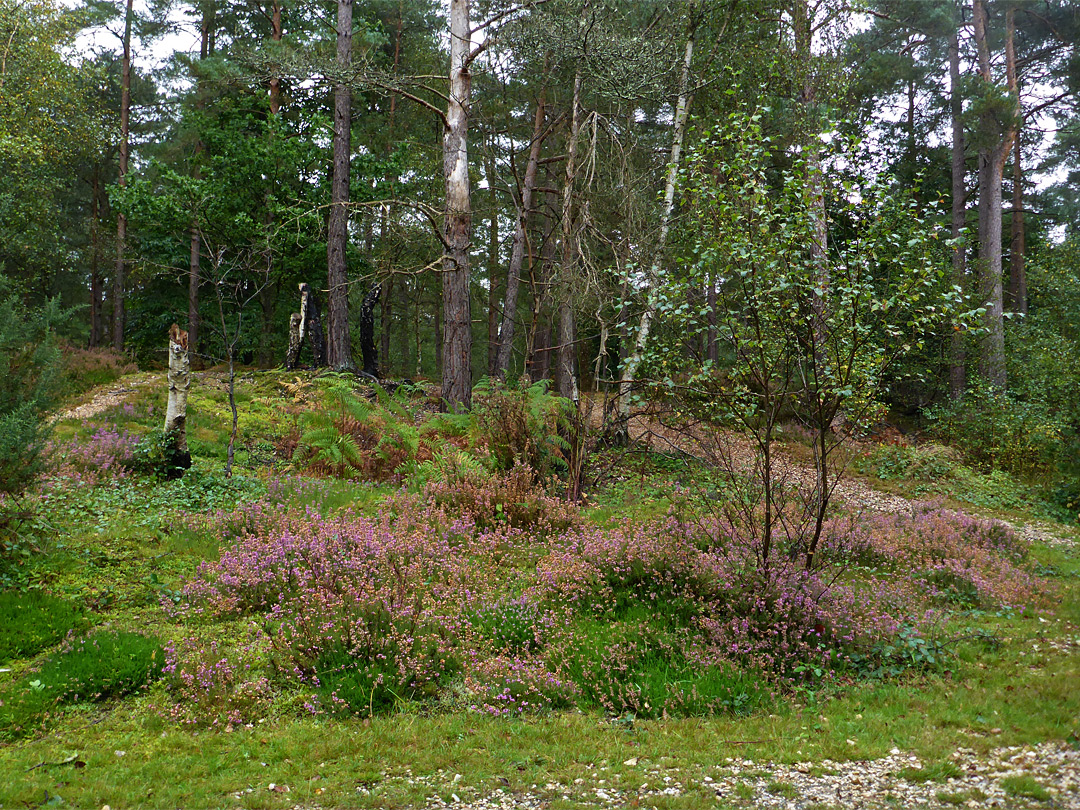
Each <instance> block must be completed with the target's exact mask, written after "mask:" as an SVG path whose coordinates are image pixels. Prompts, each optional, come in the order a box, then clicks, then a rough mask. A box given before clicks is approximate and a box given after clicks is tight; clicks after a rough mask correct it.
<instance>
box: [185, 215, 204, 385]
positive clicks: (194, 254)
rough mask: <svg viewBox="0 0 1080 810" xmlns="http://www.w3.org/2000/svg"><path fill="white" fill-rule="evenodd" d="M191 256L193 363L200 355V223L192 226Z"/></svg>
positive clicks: (189, 350)
mask: <svg viewBox="0 0 1080 810" xmlns="http://www.w3.org/2000/svg"><path fill="white" fill-rule="evenodd" d="M190 235H191V255H190V258H189V259H188V329H187V331H188V342H187V345H188V352H189V353H190V354H191V355H192V357H191V360H192V362H193V363H194V362H197V360H196V358H197V356H198V354H199V326H200V325H201V324H200V323H199V284H200V277H201V272H202V270H201V267H200V261H201V258H200V257H201V254H202V239H201V237H200V234H199V226H198V223H192V225H191V232H190Z"/></svg>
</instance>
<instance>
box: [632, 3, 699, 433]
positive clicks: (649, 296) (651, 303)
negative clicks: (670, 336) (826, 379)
mask: <svg viewBox="0 0 1080 810" xmlns="http://www.w3.org/2000/svg"><path fill="white" fill-rule="evenodd" d="M690 13H691V20H690V30H689V32H688V34H687V37H686V48H685V50H684V52H683V60H682V66H681V68H680V71H679V97H678V100H677V101H676V103H675V120H674V129H673V131H672V133H671V155H670V157H669V158H668V173H667V178H666V179H665V181H664V204H663V207H662V208H661V209H660V233H659V236H658V238H657V243H656V252H655V254H654V256H653V260H652V262H650V263H649V270H648V275H647V276H646V279H645V283H646V284H647V285H648V289H647V291H646V299H645V309H644V310H643V311H642V313H641V320H640V322H639V323H638V333H637V339H636V340H635V342H634V350H633V352H632V353H631V354H630V356H629V357H628V358H627V360H626V365H624V366H623V371H622V376H621V378H620V380H619V397H618V405H619V421H620V423H621V424H620V426H619V429H618V432H619V433H621V434H623V435H624V436H625V433H626V430H627V425H628V419H629V417H630V392H631V390H632V389H633V386H634V381H635V379H636V378H637V371H638V368H639V367H640V366H641V361H642V360H643V359H644V357H645V349H646V347H647V346H648V344H649V332H650V330H651V328H652V319H653V316H654V315H655V314H656V306H657V304H658V303H659V300H660V298H659V296H660V263H661V261H662V260H663V253H664V247H665V246H666V245H667V237H668V231H669V230H670V228H671V214H672V212H673V211H674V210H675V188H676V185H677V183H678V179H679V159H680V157H681V156H682V147H683V140H684V138H685V137H686V122H687V120H688V119H689V117H690V104H691V102H692V95H691V93H690V65H691V62H692V60H693V56H694V40H695V37H696V35H697V9H696V4H695V6H694V7H692V8H691V11H690Z"/></svg>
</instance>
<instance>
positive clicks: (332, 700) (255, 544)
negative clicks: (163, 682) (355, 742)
mask: <svg viewBox="0 0 1080 810" xmlns="http://www.w3.org/2000/svg"><path fill="white" fill-rule="evenodd" d="M465 491H466V492H472V489H471V488H469V487H467V488H466V490H465ZM487 502H488V501H487V500H485V499H484V498H478V499H473V498H471V496H470V499H469V503H480V504H485V503H487ZM457 506H460V502H457V501H452V500H451V501H447V500H446V499H444V498H438V497H432V490H431V489H430V487H429V488H427V489H425V490H424V492H423V493H422V494H421V495H420V496H417V495H413V494H410V493H409V492H407V491H405V490H402V491H401V492H399V493H398V494H397V495H395V496H394V497H392V498H390V499H389V500H387V501H386V502H385V503H384V504H383V505H382V506H381V507H380V508H379V509H378V510H377V511H376V512H375V514H373V515H359V514H356V513H353V512H351V511H348V510H346V511H343V512H337V513H334V514H332V515H330V516H325V515H322V514H320V513H318V512H316V511H314V510H311V509H308V510H299V509H293V510H285V511H282V510H280V509H276V508H267V507H264V506H261V505H259V504H253V505H251V506H249V507H246V508H244V509H242V510H240V511H239V512H237V513H234V514H232V515H229V516H227V517H225V516H223V517H222V530H223V532H224V534H225V535H226V536H228V537H231V538H233V539H232V541H231V542H230V543H229V544H228V545H225V546H223V548H222V551H221V554H220V557H219V558H218V559H217V560H215V561H207V562H204V563H202V564H200V566H199V568H198V570H197V572H196V574H195V576H194V577H193V578H192V579H191V580H190V581H189V582H188V583H187V584H186V585H185V586H184V587H183V589H182V592H181V598H180V600H179V604H178V605H177V606H176V607H171V608H170V609H171V610H174V611H175V612H176V614H177V615H178V616H181V617H186V618H187V619H189V620H191V621H202V622H207V621H211V622H212V621H221V620H230V619H235V618H238V617H243V618H244V619H245V620H246V621H248V622H249V623H250V624H249V626H250V628H251V632H252V633H253V634H254V637H255V639H256V642H253V644H254V646H252V645H251V644H248V645H247V646H244V647H243V648H242V649H240V648H238V649H237V650H236V651H235V655H236V656H238V657H237V658H236V659H235V660H234V659H233V658H231V657H230V654H229V653H228V652H227V651H224V650H220V651H219V650H217V649H216V648H214V649H213V650H212V652H211V653H210V658H209V659H208V658H206V655H207V652H206V650H204V649H202V648H200V647H199V646H198V645H192V644H189V645H188V646H186V647H184V648H177V649H176V650H173V651H172V652H171V653H170V654H171V655H172V656H173V658H172V659H170V667H171V668H173V669H174V670H175V671H176V672H177V673H182V676H181V675H177V676H175V677H174V678H173V679H172V681H171V683H173V684H174V685H175V687H176V688H175V689H174V698H176V699H177V701H178V705H182V706H183V705H186V708H183V709H180V710H174V711H179V712H180V713H181V714H182V715H184V716H185V717H186V718H188V721H189V722H197V721H201V722H209V723H214V722H218V721H220V720H221V718H222V717H224V718H226V720H227V721H229V722H239V721H240V720H241V719H244V718H248V717H249V716H250V713H251V712H255V713H256V714H257V713H258V705H259V701H260V699H261V700H262V701H263V702H264V707H265V703H266V702H267V701H269V700H270V699H271V695H272V694H273V693H274V692H276V691H277V692H280V691H293V692H298V693H302V694H304V695H306V698H305V699H304V702H303V705H304V707H305V709H306V710H307V711H310V712H313V713H315V714H324V713H325V714H331V715H341V714H350V713H355V714H361V715H371V714H373V713H378V712H385V711H390V710H393V709H395V708H400V707H401V706H402V705H403V704H407V703H420V704H425V703H426V704H428V705H432V706H438V705H442V706H456V705H460V706H463V707H467V708H468V709H470V710H476V711H480V712H484V713H490V714H497V715H510V714H525V713H534V712H538V711H546V710H551V709H557V708H562V707H569V706H578V707H581V708H585V709H588V708H598V709H601V710H603V711H606V712H610V713H612V714H621V713H625V712H631V713H633V714H635V715H637V716H642V717H649V716H661V715H664V716H685V715H705V716H707V715H711V714H716V713H745V712H748V711H754V710H759V709H761V708H762V707H764V706H766V705H768V704H769V703H770V702H771V701H772V700H774V699H776V698H777V697H780V696H782V695H784V694H786V693H788V692H790V690H791V689H792V688H794V687H795V686H797V685H802V684H807V683H817V684H818V685H820V684H822V683H825V682H828V681H831V680H835V679H838V678H839V679H843V678H848V677H853V676H854V677H859V676H861V675H862V674H865V673H867V672H876V673H879V674H880V673H881V672H882V671H884V667H885V666H886V665H888V666H889V668H890V671H895V670H896V660H895V658H896V656H895V653H894V650H895V645H896V644H897V643H900V642H903V643H905V644H912V643H916V644H924V645H925V644H926V643H930V644H931V645H936V644H938V643H939V639H938V638H937V634H939V633H940V624H941V621H942V615H943V614H944V612H945V611H947V610H950V609H953V608H957V607H967V608H970V607H975V606H979V607H983V608H1011V609H1018V610H1024V609H1027V608H1029V607H1032V606H1035V605H1037V604H1039V603H1040V601H1041V600H1042V599H1043V598H1044V594H1045V583H1043V582H1041V581H1040V580H1039V579H1038V578H1037V577H1035V576H1034V575H1033V574H1031V573H1030V572H1028V571H1026V570H1025V569H1024V568H1023V567H1022V564H1023V561H1024V558H1025V555H1026V551H1027V549H1026V546H1025V544H1024V543H1023V541H1021V540H1020V538H1018V537H1017V536H1016V534H1015V532H1013V531H1012V530H1011V529H1010V528H1008V527H1006V526H1005V525H1004V524H1000V523H997V522H994V521H989V520H976V519H972V518H969V517H967V516H964V515H961V514H959V513H955V512H951V511H949V510H947V509H942V508H940V507H937V506H934V505H929V504H924V505H919V506H917V507H916V508H915V509H914V510H913V511H912V512H911V513H910V514H907V515H890V516H879V517H873V518H867V517H860V518H859V519H854V518H851V517H841V518H837V519H834V520H831V521H830V522H829V523H828V524H827V525H826V530H825V537H826V540H825V544H824V557H825V559H826V562H825V563H824V564H822V565H820V566H817V567H815V568H812V569H809V570H808V569H807V568H806V567H805V566H804V564H803V562H802V558H801V556H799V555H796V554H787V553H775V554H773V555H772V556H771V557H770V558H767V562H766V561H765V560H763V557H762V554H761V548H760V543H759V542H758V540H757V539H756V538H754V537H753V535H752V534H751V533H749V532H747V531H745V530H744V529H742V528H741V527H740V526H739V524H737V523H733V522H730V521H723V520H718V519H714V520H713V521H712V522H706V521H702V520H700V519H698V520H694V521H683V520H680V519H678V518H677V517H675V516H674V515H669V516H668V517H667V518H665V519H663V520H656V521H651V522H646V523H637V524H634V523H627V524H624V525H622V526H617V527H608V528H602V527H598V526H587V525H584V524H582V523H581V522H580V520H579V521H578V522H577V525H567V526H562V527H561V528H559V529H557V530H556V529H553V527H552V525H551V524H550V523H549V522H544V521H538V522H535V523H532V524H531V525H527V526H524V527H521V526H516V525H514V523H513V521H511V520H508V519H507V520H503V521H495V520H492V519H491V515H492V512H491V511H489V510H480V511H479V512H471V511H470V510H468V509H465V510H462V509H459V508H454V507H457ZM855 566H858V568H859V571H860V573H859V575H858V576H854V567H855ZM913 640H915V641H913ZM256 648H257V651H255V652H253V650H256ZM211 659H216V660H211ZM240 661H243V662H244V663H242V664H241V663H239V662H240ZM253 662H254V663H253ZM927 663H928V661H927V660H925V659H912V661H911V664H912V665H913V666H916V667H923V666H926V665H927ZM930 663H934V662H933V661H931V662H930ZM900 669H901V670H902V669H903V667H901V668H900ZM241 670H243V671H246V672H248V673H249V674H248V675H245V676H244V677H243V678H239V677H238V674H237V673H238V672H240V671H241ZM185 673H186V674H185ZM251 673H253V674H251ZM177 678H181V680H182V682H181V680H177ZM237 696H242V697H237ZM237 700H239V702H240V703H241V704H242V705H243V707H244V708H243V709H241V708H237V707H236V706H235V705H234V704H235V703H236V701H237Z"/></svg>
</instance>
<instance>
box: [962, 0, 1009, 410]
mask: <svg viewBox="0 0 1080 810" xmlns="http://www.w3.org/2000/svg"><path fill="white" fill-rule="evenodd" d="M971 11H972V25H973V28H974V33H975V46H976V50H977V53H978V71H979V79H980V81H981V85H982V87H981V98H980V100H979V105H980V111H979V122H978V135H977V139H978V144H979V148H978V160H979V257H978V265H977V268H978V269H977V276H978V285H979V298H980V303H981V304H982V305H983V306H984V307H985V308H986V316H985V321H984V324H983V326H984V329H983V331H982V333H981V334H980V336H979V363H978V365H979V376H980V377H982V379H983V380H984V381H985V382H987V383H989V384H990V385H992V386H993V387H994V388H997V389H999V390H1004V388H1005V384H1006V372H1005V321H1004V310H1003V302H1002V277H1001V181H1002V177H1003V175H1004V172H1005V161H1006V160H1007V159H1008V157H1009V151H1010V150H1011V149H1012V143H1013V138H1015V137H1016V120H1017V116H1018V110H1017V99H1016V86H1015V82H1016V76H1015V72H1014V71H1013V70H1010V71H1009V74H1010V75H1009V78H1008V82H1009V84H1010V86H1009V87H1007V88H1006V90H1005V92H1002V90H1001V88H1000V87H999V86H998V85H997V84H996V83H995V81H994V76H993V74H992V72H991V70H990V40H989V24H990V16H989V13H988V10H987V6H986V2H985V0H972V7H971ZM1014 13H1015V12H1014V8H1013V6H1012V5H1010V6H1009V7H1008V10H1007V11H1006V15H1007V23H1006V32H1005V34H1006V44H1005V49H1006V52H1007V53H1008V52H1010V51H1012V48H1013V33H1014V23H1013V20H1014ZM1014 64H1015V63H1014Z"/></svg>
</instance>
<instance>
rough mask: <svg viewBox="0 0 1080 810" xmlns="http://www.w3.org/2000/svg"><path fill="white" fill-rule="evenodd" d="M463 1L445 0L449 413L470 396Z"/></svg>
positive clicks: (468, 81) (445, 394) (467, 80)
mask: <svg viewBox="0 0 1080 810" xmlns="http://www.w3.org/2000/svg"><path fill="white" fill-rule="evenodd" d="M470 48H471V41H470V31H469V0H450V101H449V104H448V105H447V110H446V126H445V131H444V134H443V173H444V175H445V177H446V225H445V230H446V233H445V238H446V243H447V244H446V249H445V254H444V257H443V273H442V290H443V295H442V298H443V341H442V370H441V373H442V398H443V403H444V405H445V406H446V407H448V408H450V409H454V410H456V409H458V408H462V407H464V408H468V407H469V403H470V400H471V396H472V313H471V302H470V300H469V242H470V241H471V239H472V204H471V201H470V199H469V152H468V126H469V107H470V94H471V90H472V75H471V74H470V72H469V51H470Z"/></svg>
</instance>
